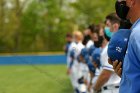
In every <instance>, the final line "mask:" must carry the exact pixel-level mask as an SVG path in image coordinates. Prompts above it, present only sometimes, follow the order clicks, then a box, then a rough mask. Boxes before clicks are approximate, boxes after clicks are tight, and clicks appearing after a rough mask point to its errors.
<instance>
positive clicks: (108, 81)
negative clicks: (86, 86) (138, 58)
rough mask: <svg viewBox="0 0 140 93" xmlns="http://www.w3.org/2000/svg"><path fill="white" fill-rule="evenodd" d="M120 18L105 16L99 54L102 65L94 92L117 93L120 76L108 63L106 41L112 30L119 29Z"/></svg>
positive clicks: (114, 15)
mask: <svg viewBox="0 0 140 93" xmlns="http://www.w3.org/2000/svg"><path fill="white" fill-rule="evenodd" d="M119 25H120V19H119V18H118V17H117V16H116V14H110V15H108V16H107V17H106V27H105V30H104V34H105V35H104V37H105V39H104V42H103V45H102V52H101V56H100V62H101V65H102V72H101V74H100V75H99V77H98V79H97V81H96V84H95V86H94V93H98V91H99V90H100V89H101V90H102V92H101V93H118V92H119V83H120V78H119V77H118V76H117V74H116V73H115V72H114V70H113V67H112V65H110V64H109V63H108V55H107V49H108V42H109V40H110V38H111V36H112V35H113V33H112V32H116V31H118V29H119Z"/></svg>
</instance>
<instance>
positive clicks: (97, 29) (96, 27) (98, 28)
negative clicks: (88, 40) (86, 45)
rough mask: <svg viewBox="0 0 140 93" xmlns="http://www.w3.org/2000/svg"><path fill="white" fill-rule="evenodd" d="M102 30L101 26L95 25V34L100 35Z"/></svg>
mask: <svg viewBox="0 0 140 93" xmlns="http://www.w3.org/2000/svg"><path fill="white" fill-rule="evenodd" d="M100 29H101V27H100V25H95V28H94V32H93V33H97V34H98V35H99V31H100Z"/></svg>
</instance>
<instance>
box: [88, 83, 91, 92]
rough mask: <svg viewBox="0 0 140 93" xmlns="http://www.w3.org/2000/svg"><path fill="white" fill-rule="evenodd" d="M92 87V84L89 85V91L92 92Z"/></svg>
mask: <svg viewBox="0 0 140 93" xmlns="http://www.w3.org/2000/svg"><path fill="white" fill-rule="evenodd" d="M91 88H92V85H91V84H89V86H88V91H89V92H91Z"/></svg>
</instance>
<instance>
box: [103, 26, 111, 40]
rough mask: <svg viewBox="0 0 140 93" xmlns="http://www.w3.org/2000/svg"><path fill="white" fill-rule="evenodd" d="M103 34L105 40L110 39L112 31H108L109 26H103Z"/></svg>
mask: <svg viewBox="0 0 140 93" xmlns="http://www.w3.org/2000/svg"><path fill="white" fill-rule="evenodd" d="M104 35H105V39H106V40H107V41H109V40H110V38H111V36H112V35H113V32H111V31H110V28H109V27H105V29H104Z"/></svg>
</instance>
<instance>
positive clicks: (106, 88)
mask: <svg viewBox="0 0 140 93" xmlns="http://www.w3.org/2000/svg"><path fill="white" fill-rule="evenodd" d="M119 87H120V86H114V88H119ZM109 89H110V88H108V86H105V87H103V90H109Z"/></svg>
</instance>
